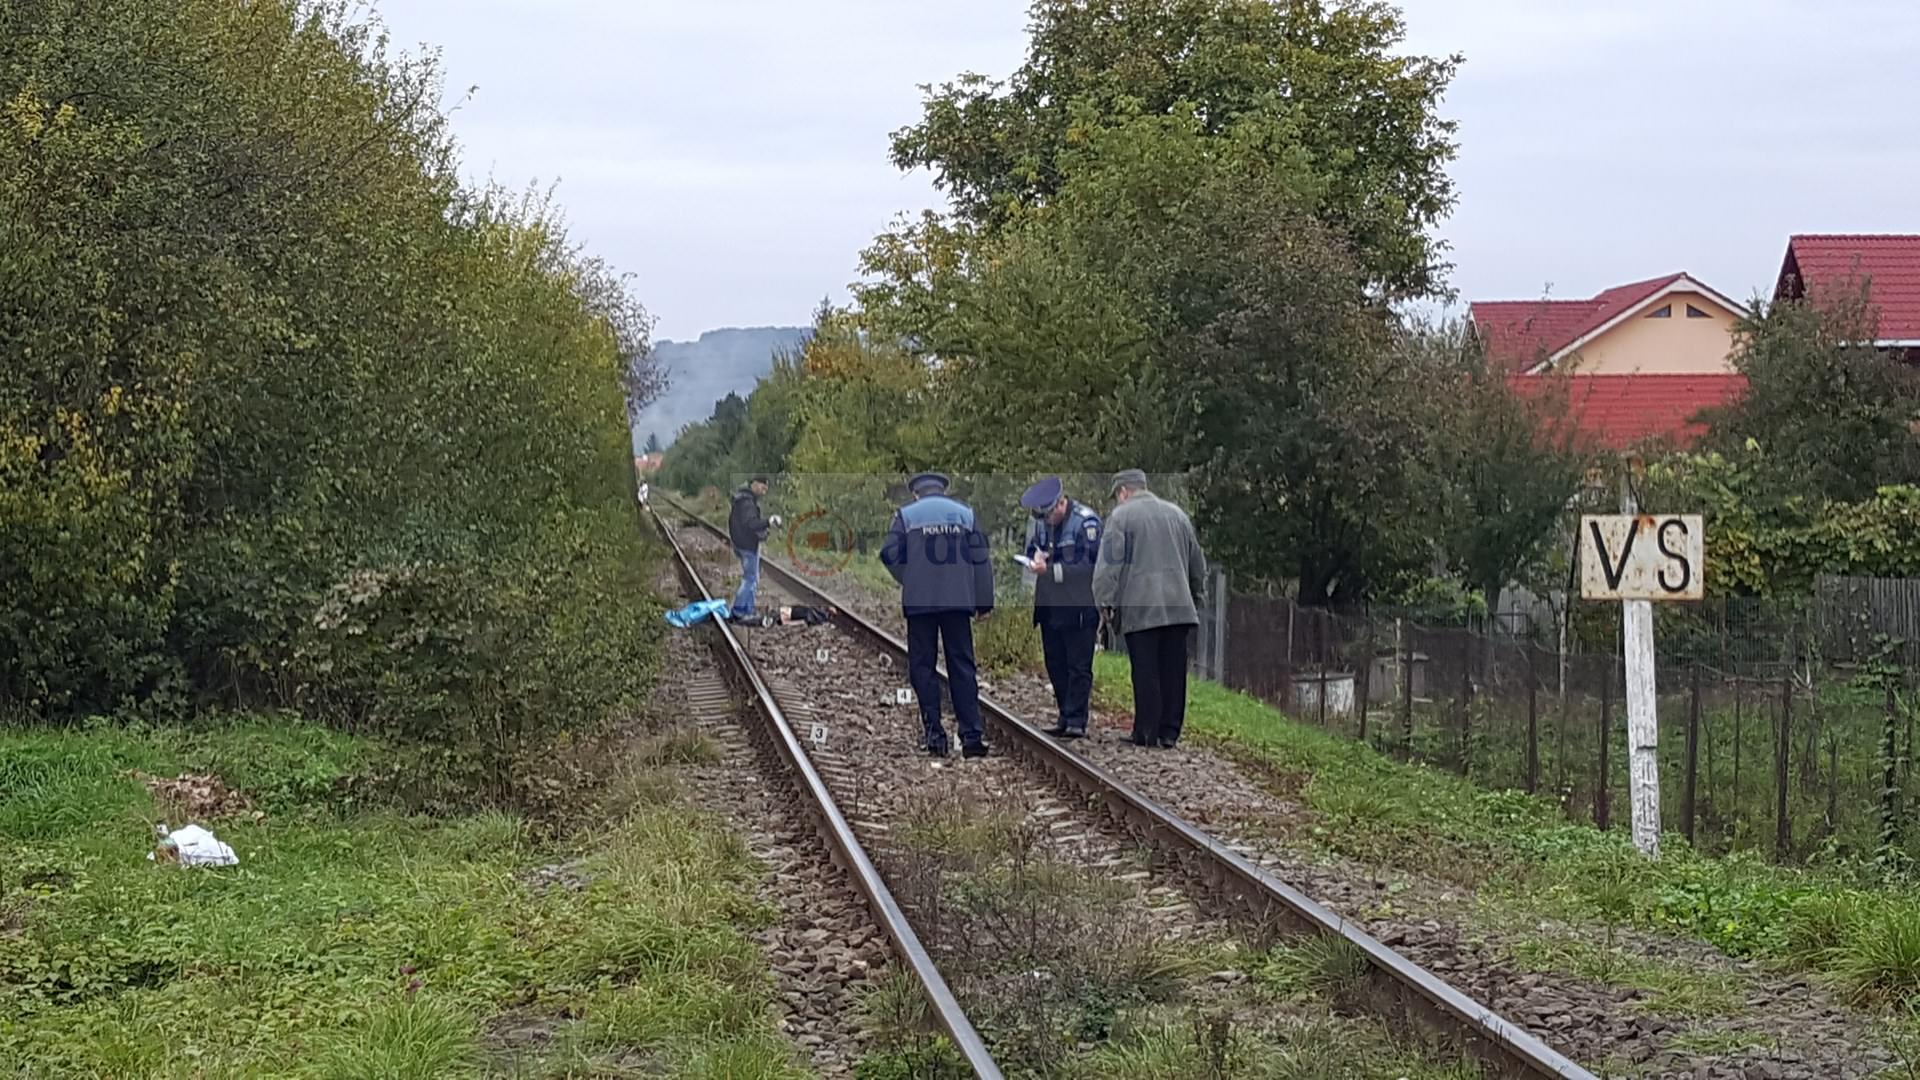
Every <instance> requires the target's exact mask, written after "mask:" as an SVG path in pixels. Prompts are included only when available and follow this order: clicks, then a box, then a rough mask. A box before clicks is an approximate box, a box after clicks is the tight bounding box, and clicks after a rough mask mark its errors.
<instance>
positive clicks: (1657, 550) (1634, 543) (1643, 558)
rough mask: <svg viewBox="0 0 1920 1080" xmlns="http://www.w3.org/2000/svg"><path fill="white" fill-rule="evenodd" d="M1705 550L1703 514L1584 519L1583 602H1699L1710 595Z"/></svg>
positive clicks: (1582, 533)
mask: <svg viewBox="0 0 1920 1080" xmlns="http://www.w3.org/2000/svg"><path fill="white" fill-rule="evenodd" d="M1706 550H1707V546H1706V530H1705V527H1704V526H1703V525H1702V522H1701V517H1700V515H1698V514H1664V515H1661V514H1609V515H1588V516H1586V517H1582V518H1581V519H1580V597H1581V599H1583V600H1699V599H1701V598H1703V597H1704V596H1705V595H1706V566H1705V563H1706Z"/></svg>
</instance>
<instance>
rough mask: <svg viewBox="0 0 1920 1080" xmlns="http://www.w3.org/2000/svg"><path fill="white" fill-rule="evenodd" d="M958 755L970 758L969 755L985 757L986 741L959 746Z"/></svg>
mask: <svg viewBox="0 0 1920 1080" xmlns="http://www.w3.org/2000/svg"><path fill="white" fill-rule="evenodd" d="M960 756H961V757H963V758H970V757H986V756H987V744H986V743H978V744H976V745H973V746H963V747H961V748H960Z"/></svg>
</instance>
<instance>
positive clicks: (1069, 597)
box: [1026, 499, 1100, 630]
mask: <svg viewBox="0 0 1920 1080" xmlns="http://www.w3.org/2000/svg"><path fill="white" fill-rule="evenodd" d="M1040 551H1044V552H1046V553H1047V564H1048V565H1047V570H1046V573H1043V574H1041V575H1039V576H1038V577H1037V578H1035V579H1034V583H1033V623H1034V625H1035V626H1054V627H1059V628H1060V629H1063V630H1086V629H1091V628H1092V627H1095V626H1099V625H1100V609H1099V608H1098V607H1096V606H1095V605H1094V602H1093V568H1094V564H1095V563H1096V562H1098V561H1099V558H1100V515H1099V514H1096V513H1094V512H1093V508H1092V507H1089V506H1086V505H1083V504H1081V503H1078V502H1075V501H1073V500H1071V499H1069V500H1067V516H1066V517H1065V518H1063V519H1061V521H1060V525H1059V527H1058V528H1055V527H1054V526H1053V525H1052V524H1051V523H1049V522H1046V521H1042V520H1040V519H1038V518H1036V519H1034V522H1033V524H1032V525H1029V526H1028V527H1027V552H1026V554H1027V558H1029V559H1031V558H1033V556H1034V553H1036V552H1040Z"/></svg>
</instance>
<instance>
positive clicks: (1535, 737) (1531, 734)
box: [1525, 644, 1540, 795]
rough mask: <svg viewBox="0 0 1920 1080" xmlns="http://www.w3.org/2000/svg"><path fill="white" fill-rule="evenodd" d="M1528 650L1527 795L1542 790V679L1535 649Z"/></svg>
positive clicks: (1528, 648)
mask: <svg viewBox="0 0 1920 1080" xmlns="http://www.w3.org/2000/svg"><path fill="white" fill-rule="evenodd" d="M1525 648H1526V650H1527V794H1529V795H1532V794H1533V793H1534V792H1536V791H1539V790H1540V679H1539V676H1538V672H1536V671H1535V670H1534V648H1533V646H1532V645H1531V644H1529V645H1527V646H1525Z"/></svg>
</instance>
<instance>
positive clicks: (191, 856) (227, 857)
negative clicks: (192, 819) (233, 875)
mask: <svg viewBox="0 0 1920 1080" xmlns="http://www.w3.org/2000/svg"><path fill="white" fill-rule="evenodd" d="M153 832H154V835H155V836H156V837H158V838H159V843H157V844H155V845H154V850H153V851H149V852H147V859H148V860H149V861H154V860H156V859H157V860H161V861H165V862H177V863H179V864H180V865H181V866H238V865H239V864H240V856H238V855H235V854H234V853H233V849H232V848H230V847H228V846H227V845H225V844H223V843H221V842H220V838H219V837H217V836H215V835H213V834H212V833H210V832H208V831H207V830H205V829H203V828H201V827H200V826H198V825H183V826H181V827H180V828H178V829H175V830H174V831H173V832H168V831H167V826H166V824H165V823H164V822H163V823H161V824H158V825H155V826H154V827H153Z"/></svg>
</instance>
